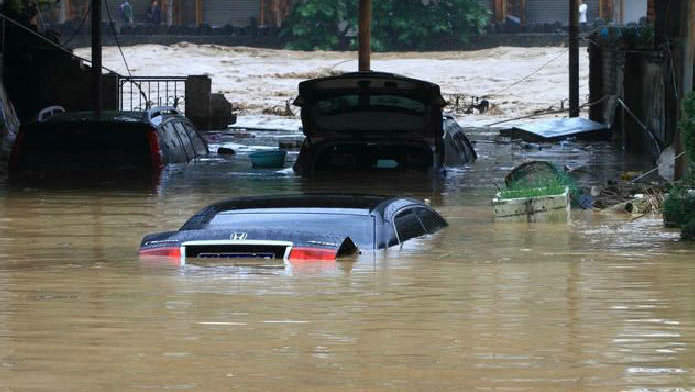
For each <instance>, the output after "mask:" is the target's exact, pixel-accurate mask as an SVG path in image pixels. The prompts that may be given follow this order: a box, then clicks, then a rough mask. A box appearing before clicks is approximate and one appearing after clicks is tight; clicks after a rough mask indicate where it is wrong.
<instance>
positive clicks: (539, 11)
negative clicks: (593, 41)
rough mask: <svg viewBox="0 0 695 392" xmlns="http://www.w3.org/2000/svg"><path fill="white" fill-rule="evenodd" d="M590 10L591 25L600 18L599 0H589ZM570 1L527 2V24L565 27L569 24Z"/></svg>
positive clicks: (541, 0)
mask: <svg viewBox="0 0 695 392" xmlns="http://www.w3.org/2000/svg"><path fill="white" fill-rule="evenodd" d="M586 3H587V5H588V6H589V10H588V12H587V16H588V18H589V23H591V22H592V21H593V20H594V19H596V18H598V17H599V15H600V12H599V0H588V1H587V2H586ZM569 17H570V15H569V1H567V0H527V1H526V22H527V23H529V24H535V23H556V22H560V23H562V24H563V25H568V24H569Z"/></svg>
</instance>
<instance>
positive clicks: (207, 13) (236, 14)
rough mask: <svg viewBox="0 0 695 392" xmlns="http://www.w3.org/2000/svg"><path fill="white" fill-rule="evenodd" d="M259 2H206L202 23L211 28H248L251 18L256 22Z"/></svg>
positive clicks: (204, 3) (258, 0)
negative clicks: (227, 26)
mask: <svg viewBox="0 0 695 392" xmlns="http://www.w3.org/2000/svg"><path fill="white" fill-rule="evenodd" d="M260 6H261V5H260V0H206V1H204V2H203V21H204V22H205V23H207V24H209V25H211V26H224V25H228V24H229V25H233V26H248V25H249V24H250V22H251V18H256V20H258V16H259V11H260Z"/></svg>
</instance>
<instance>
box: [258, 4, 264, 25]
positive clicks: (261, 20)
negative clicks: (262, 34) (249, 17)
mask: <svg viewBox="0 0 695 392" xmlns="http://www.w3.org/2000/svg"><path fill="white" fill-rule="evenodd" d="M259 3H260V4H259V7H260V8H259V9H258V25H259V26H263V25H265V0H260V1H259Z"/></svg>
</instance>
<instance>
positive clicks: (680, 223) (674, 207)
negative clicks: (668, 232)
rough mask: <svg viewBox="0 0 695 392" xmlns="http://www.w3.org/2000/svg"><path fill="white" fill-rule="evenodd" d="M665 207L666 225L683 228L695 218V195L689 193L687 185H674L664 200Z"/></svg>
mask: <svg viewBox="0 0 695 392" xmlns="http://www.w3.org/2000/svg"><path fill="white" fill-rule="evenodd" d="M663 208H664V225H665V226H666V227H681V228H683V227H685V225H686V224H688V222H690V221H692V220H693V219H695V196H694V195H692V194H689V193H688V188H687V187H685V186H682V185H677V186H674V187H672V188H671V190H670V191H669V193H668V196H667V197H666V200H664V207H663Z"/></svg>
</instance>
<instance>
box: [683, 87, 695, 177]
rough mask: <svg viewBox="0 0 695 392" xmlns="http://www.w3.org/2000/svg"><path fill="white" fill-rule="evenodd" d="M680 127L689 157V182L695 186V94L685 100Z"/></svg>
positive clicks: (684, 147) (684, 149) (686, 153)
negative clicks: (694, 181)
mask: <svg viewBox="0 0 695 392" xmlns="http://www.w3.org/2000/svg"><path fill="white" fill-rule="evenodd" d="M679 126H680V131H681V139H682V142H683V151H685V155H686V156H687V157H688V167H689V169H690V170H689V171H690V174H691V176H690V178H689V182H690V183H691V184H693V180H694V178H693V177H695V176H694V175H695V173H693V164H694V163H695V93H690V94H689V95H688V96H687V97H685V99H683V106H682V111H681V120H680V123H679Z"/></svg>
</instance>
